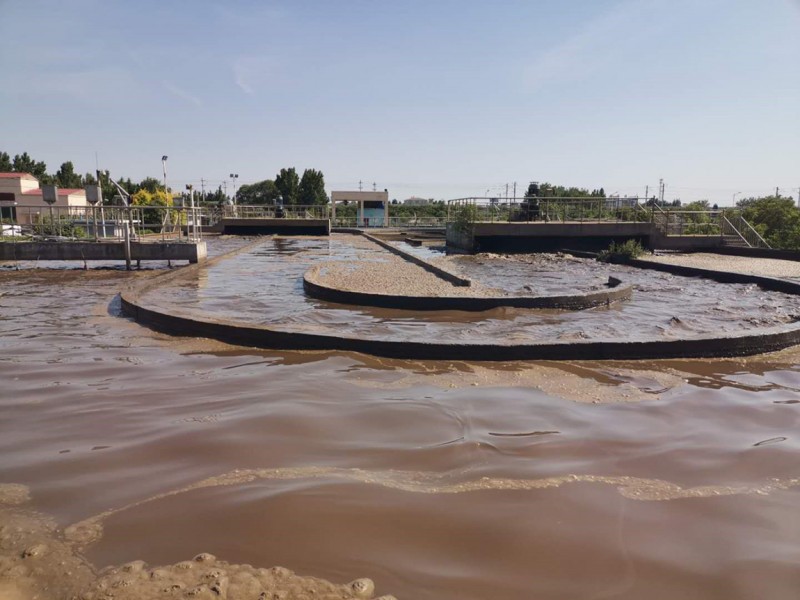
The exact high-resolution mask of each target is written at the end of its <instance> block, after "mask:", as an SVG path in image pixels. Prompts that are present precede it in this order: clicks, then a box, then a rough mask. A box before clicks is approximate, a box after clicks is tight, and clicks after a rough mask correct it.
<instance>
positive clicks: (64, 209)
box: [0, 202, 203, 242]
mask: <svg viewBox="0 0 800 600" xmlns="http://www.w3.org/2000/svg"><path fill="white" fill-rule="evenodd" d="M0 222H1V223H2V226H1V227H0V236H2V239H3V241H12V242H14V241H23V240H29V239H72V240H83V241H91V240H97V241H102V240H109V241H110V240H123V239H125V238H126V236H127V237H128V238H131V239H141V240H147V239H159V238H160V239H162V240H167V239H170V240H175V241H195V240H198V239H200V238H202V231H203V227H202V226H203V220H202V216H201V209H200V208H197V207H195V208H191V207H188V206H139V205H132V206H116V205H97V206H48V205H46V204H19V203H16V202H14V203H9V202H0Z"/></svg>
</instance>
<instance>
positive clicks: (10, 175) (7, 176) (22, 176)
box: [0, 173, 36, 179]
mask: <svg viewBox="0 0 800 600" xmlns="http://www.w3.org/2000/svg"><path fill="white" fill-rule="evenodd" d="M0 179H36V177H34V176H33V175H31V174H30V173H0Z"/></svg>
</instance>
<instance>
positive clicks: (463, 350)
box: [120, 291, 800, 361]
mask: <svg viewBox="0 0 800 600" xmlns="http://www.w3.org/2000/svg"><path fill="white" fill-rule="evenodd" d="M120 299H121V305H122V311H123V313H124V314H125V315H127V316H129V317H131V318H133V319H134V320H135V321H136V322H138V323H140V324H142V325H146V326H148V327H150V328H152V329H154V330H157V331H161V332H164V333H169V334H174V335H186V336H192V337H205V338H211V339H215V340H219V341H221V342H225V343H230V344H236V345H241V346H250V347H255V348H264V349H272V350H319V351H342V352H360V353H364V354H371V355H375V356H383V357H389V358H404V359H419V360H471V361H510V360H639V359H648V360H652V359H668V358H721V357H730V356H747V355H753V354H761V353H764V352H772V351H776V350H781V349H783V348H787V347H789V346H795V345H797V344H800V323H793V324H791V325H790V326H787V327H781V328H770V329H768V330H765V331H762V332H760V333H757V334H741V335H731V336H725V337H718V338H695V339H684V340H652V341H641V342H619V341H611V340H594V341H589V342H550V343H542V344H514V345H504V344H462V343H452V344H446V343H429V342H416V341H392V340H373V339H364V338H354V337H347V336H334V335H322V334H311V333H304V332H292V331H281V330H276V329H272V328H270V327H267V326H259V325H251V324H246V323H239V322H235V321H227V320H221V319H208V318H201V317H195V316H185V315H181V314H174V313H167V312H165V311H164V310H163V309H161V308H159V307H155V306H152V305H151V306H148V305H147V304H146V303H145V302H143V301H142V298H141V297H140V295H139V293H138V292H133V291H127V292H122V293H121V294H120Z"/></svg>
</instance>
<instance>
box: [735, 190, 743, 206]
mask: <svg viewBox="0 0 800 600" xmlns="http://www.w3.org/2000/svg"><path fill="white" fill-rule="evenodd" d="M741 193H742V192H735V193H734V194H733V206H736V196H738V195H739V194H741Z"/></svg>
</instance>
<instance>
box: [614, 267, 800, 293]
mask: <svg viewBox="0 0 800 600" xmlns="http://www.w3.org/2000/svg"><path fill="white" fill-rule="evenodd" d="M612 262H615V263H616V264H620V265H628V266H631V267H638V268H640V269H652V270H653V271H663V272H665V273H672V274H673V275H682V276H684V277H704V278H706V279H711V280H712V281H718V282H719V283H742V284H748V283H754V284H756V285H759V286H761V287H762V288H763V289H765V290H767V291H770V292H783V293H784V294H792V295H795V296H800V281H792V280H789V279H778V278H777V277H764V276H762V275H749V274H746V273H733V272H731V271H714V270H712V269H699V268H697V267H686V266H683V265H675V264H669V263H659V262H654V261H650V260H642V259H639V258H632V259H628V260H616V261H612Z"/></svg>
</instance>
